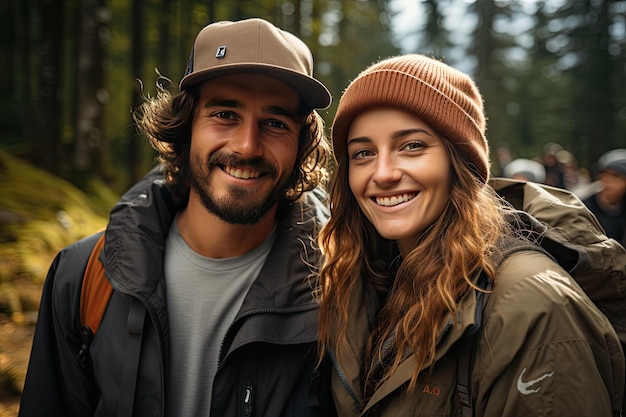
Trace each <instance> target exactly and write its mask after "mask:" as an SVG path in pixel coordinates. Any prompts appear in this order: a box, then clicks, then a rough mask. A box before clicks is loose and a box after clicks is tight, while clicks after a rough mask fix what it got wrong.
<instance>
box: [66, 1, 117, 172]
mask: <svg viewBox="0 0 626 417" xmlns="http://www.w3.org/2000/svg"><path fill="white" fill-rule="evenodd" d="M77 15H78V27H77V37H76V39H77V48H76V49H77V60H76V65H77V70H76V119H75V123H76V128H75V132H76V134H75V142H74V152H73V156H72V166H73V168H74V170H75V171H77V172H79V173H84V172H90V171H94V172H96V173H97V174H99V175H100V176H101V177H104V176H105V174H106V173H105V172H104V170H105V167H106V162H105V161H106V159H107V146H106V142H105V134H104V105H105V104H106V103H107V102H108V99H109V95H108V92H107V90H106V88H105V82H104V77H105V71H104V67H103V66H104V62H105V44H106V43H107V41H108V28H107V23H108V10H107V8H106V0H82V1H80V2H79V6H78V12H77Z"/></svg>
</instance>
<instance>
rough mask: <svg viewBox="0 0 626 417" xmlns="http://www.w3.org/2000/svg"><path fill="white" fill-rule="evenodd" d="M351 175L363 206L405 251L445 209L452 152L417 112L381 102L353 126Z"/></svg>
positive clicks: (383, 232) (350, 135)
mask: <svg viewBox="0 0 626 417" xmlns="http://www.w3.org/2000/svg"><path fill="white" fill-rule="evenodd" d="M347 153H348V161H349V165H348V177H349V182H350V189H351V191H352V194H354V197H355V198H356V201H357V202H358V204H359V206H360V207H361V210H362V211H363V213H364V214H365V216H366V217H367V218H368V219H369V221H370V222H371V223H372V224H373V225H374V227H375V228H376V230H377V231H378V233H380V235H381V236H383V237H384V238H386V239H391V240H396V241H397V243H398V247H399V249H400V251H401V252H402V253H403V254H406V253H408V251H410V250H411V249H412V248H413V247H414V246H415V242H416V240H417V237H418V236H419V235H420V234H421V233H422V232H423V231H424V230H425V229H426V228H427V227H428V226H430V225H431V224H432V223H433V222H434V221H435V220H436V219H437V217H439V216H440V215H441V213H442V212H443V209H444V206H445V205H446V202H447V200H448V198H449V191H450V178H451V176H450V158H449V156H448V153H447V152H446V148H445V146H444V143H443V139H442V138H441V136H440V135H439V134H438V133H437V132H436V131H435V130H434V129H432V128H431V127H430V126H429V125H428V124H426V123H425V122H424V121H422V120H421V119H419V118H417V117H416V116H414V115H413V114H411V113H409V112H406V111H404V110H401V109H397V108H393V107H376V108H372V109H368V110H366V111H364V112H362V113H361V114H359V115H358V116H357V117H356V118H355V119H354V121H353V122H352V125H351V126H350V130H349V131H348V143H347Z"/></svg>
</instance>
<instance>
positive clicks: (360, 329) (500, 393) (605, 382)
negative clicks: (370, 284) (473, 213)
mask: <svg viewBox="0 0 626 417" xmlns="http://www.w3.org/2000/svg"><path fill="white" fill-rule="evenodd" d="M357 291H358V294H359V296H357V297H353V300H352V302H351V305H350V315H349V317H350V323H349V328H348V333H347V338H348V340H347V346H345V347H341V348H338V347H337V346H331V347H330V350H331V352H332V355H331V356H332V357H333V360H334V362H335V373H334V374H333V376H332V385H333V395H334V398H335V403H336V404H337V406H338V411H339V416H385V417H387V416H388V417H402V416H460V415H461V406H460V403H459V396H458V393H457V387H456V384H457V364H458V352H459V348H460V343H459V341H460V339H461V337H462V335H463V333H464V332H465V331H466V330H467V329H469V328H471V327H472V326H474V324H475V317H476V312H477V308H476V306H477V302H476V293H475V292H473V291H472V292H470V293H469V294H468V295H467V296H466V297H465V298H464V299H463V300H462V301H461V303H460V309H459V313H458V314H457V315H456V317H453V316H452V315H450V316H449V317H447V318H446V319H445V320H444V321H443V322H442V324H441V334H440V342H439V344H438V346H437V352H436V356H435V358H434V364H433V363H429V364H427V365H426V367H425V368H430V370H424V369H423V370H422V372H421V374H420V377H419V379H418V383H417V386H416V388H415V389H414V390H413V391H412V392H408V391H407V389H406V386H407V384H408V382H409V379H410V377H411V375H412V372H413V370H414V367H415V361H414V358H413V356H409V357H407V358H406V359H405V360H404V361H403V362H402V363H401V365H400V366H399V368H398V371H397V372H396V373H395V374H394V375H392V376H391V377H390V378H389V379H388V380H387V381H385V382H384V384H383V385H382V386H381V387H380V388H379V389H378V390H377V391H376V392H375V393H374V395H373V396H372V398H371V399H370V400H369V401H368V402H367V403H366V404H364V403H363V401H362V386H361V381H360V377H359V370H360V368H361V363H362V357H363V346H364V345H365V343H366V339H367V334H368V329H369V323H370V322H371V316H372V312H373V311H375V308H376V306H375V305H373V302H372V297H371V296H370V295H369V294H368V293H367V290H365V289H364V287H361V288H359V289H358V290H357ZM480 332H481V333H480V336H479V337H478V338H477V340H478V342H477V345H476V348H477V352H476V355H475V358H474V360H475V362H474V366H473V368H472V369H473V371H472V374H471V383H470V386H471V393H472V396H473V398H474V401H475V404H476V407H475V416H477V417H480V416H485V417H517V416H519V417H528V416H559V417H560V416H570V417H573V416H593V417H603V416H606V417H609V416H619V415H620V411H619V410H620V409H621V404H622V396H623V393H624V373H625V370H624V354H623V352H622V349H621V346H620V342H619V339H618V337H617V335H616V333H615V331H614V329H613V327H612V326H611V324H610V322H609V321H608V319H607V318H606V317H605V316H604V315H603V314H602V313H601V312H600V311H599V310H598V309H597V308H596V307H595V305H594V304H593V303H592V301H590V299H589V298H588V297H587V296H586V295H585V293H584V291H583V290H582V289H581V288H580V286H579V285H578V284H577V283H576V282H575V281H574V279H573V278H571V277H570V276H569V275H568V274H567V272H565V271H564V270H563V269H562V268H561V267H560V266H559V265H558V264H557V263H556V262H554V261H553V260H552V259H550V258H549V257H548V256H546V255H545V254H543V253H540V252H535V251H524V252H519V253H516V254H513V255H510V256H509V257H508V258H507V259H505V260H504V262H503V263H502V265H501V266H500V268H499V270H498V273H497V276H496V279H495V283H494V287H493V292H492V294H491V295H490V296H489V298H488V301H487V304H486V306H485V309H484V319H483V324H482V328H481V330H480ZM331 340H332V339H331ZM431 365H432V367H431Z"/></svg>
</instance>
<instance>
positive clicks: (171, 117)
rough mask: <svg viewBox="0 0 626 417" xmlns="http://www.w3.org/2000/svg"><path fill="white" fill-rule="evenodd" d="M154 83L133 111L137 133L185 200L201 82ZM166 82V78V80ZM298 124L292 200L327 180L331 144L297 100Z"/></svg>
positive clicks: (310, 112) (289, 199) (318, 118)
mask: <svg viewBox="0 0 626 417" xmlns="http://www.w3.org/2000/svg"><path fill="white" fill-rule="evenodd" d="M162 80H163V78H162V79H160V80H159V81H158V82H157V86H156V89H157V90H156V96H154V97H150V96H147V97H145V99H144V102H143V103H142V104H141V106H140V107H139V108H137V109H136V110H135V111H134V113H133V118H134V120H135V123H136V126H137V128H138V130H139V132H140V133H142V134H144V135H145V136H147V138H148V140H149V141H150V144H151V145H152V147H153V148H154V149H155V150H156V151H157V162H158V163H161V164H163V165H164V167H165V180H166V181H167V183H168V185H169V188H170V189H171V191H172V193H173V194H174V197H175V198H176V200H177V201H179V202H180V203H186V201H187V199H188V197H189V186H190V177H189V176H190V171H189V149H190V147H191V122H192V120H193V116H194V111H195V108H196V106H197V104H198V99H199V96H200V85H196V86H193V87H191V88H189V89H185V90H182V91H180V92H179V93H177V94H175V95H174V94H173V93H171V92H170V91H169V90H168V89H167V88H165V87H164V86H163V84H162ZM166 81H169V80H166ZM298 116H299V118H300V120H299V122H300V125H301V128H300V134H299V139H298V155H297V158H296V165H295V168H294V171H293V173H292V176H291V184H290V188H289V189H288V190H287V192H286V195H285V200H286V201H287V202H293V201H295V200H297V199H298V198H299V197H300V196H301V195H302V193H304V192H306V191H311V190H313V189H314V188H316V187H317V186H323V185H325V184H326V182H327V180H328V169H327V166H328V160H329V158H330V146H329V143H328V139H327V138H326V136H325V134H324V120H323V119H322V117H321V116H320V115H319V114H318V113H317V112H316V111H315V110H313V109H311V108H310V107H308V106H306V104H305V103H304V101H301V102H300V106H299V109H298Z"/></svg>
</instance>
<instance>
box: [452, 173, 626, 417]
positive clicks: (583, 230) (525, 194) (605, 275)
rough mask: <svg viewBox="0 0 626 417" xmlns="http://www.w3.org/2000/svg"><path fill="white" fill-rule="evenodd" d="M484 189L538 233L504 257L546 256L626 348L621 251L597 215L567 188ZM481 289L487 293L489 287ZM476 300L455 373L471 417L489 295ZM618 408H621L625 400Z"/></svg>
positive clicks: (506, 183)
mask: <svg viewBox="0 0 626 417" xmlns="http://www.w3.org/2000/svg"><path fill="white" fill-rule="evenodd" d="M489 185H490V186H491V187H492V188H493V189H494V190H495V191H496V192H497V193H498V195H499V196H501V197H502V198H503V199H505V200H506V201H508V202H509V203H510V204H511V205H512V206H513V207H514V208H515V209H517V210H521V211H523V212H525V213H528V214H529V215H530V216H527V217H526V218H524V220H525V221H529V222H533V223H534V224H535V225H539V227H540V228H541V229H543V235H542V239H541V241H540V242H539V245H538V246H535V247H534V248H530V247H529V245H524V244H522V245H520V246H519V247H513V248H510V249H509V250H507V251H506V253H505V256H506V255H507V254H511V253H514V252H516V251H518V250H529V249H533V250H539V251H542V252H545V253H547V254H548V255H549V256H550V257H552V258H553V259H554V260H555V261H556V262H558V264H559V265H560V266H561V267H562V268H563V269H565V270H566V271H567V272H568V273H569V274H570V275H571V276H572V278H574V279H575V280H576V281H577V282H578V284H579V285H580V286H581V287H582V289H583V290H584V291H585V293H586V294H587V295H588V296H589V298H590V299H591V301H593V302H594V303H595V305H596V306H597V307H598V309H599V310H600V311H601V312H602V313H603V314H604V315H605V316H606V317H607V318H608V319H609V321H610V322H611V324H612V325H613V328H614V329H615V332H616V333H617V336H618V337H619V340H620V343H621V345H622V349H623V350H626V250H625V249H624V248H623V247H622V246H621V245H620V244H619V243H618V242H617V241H616V240H614V239H611V238H608V237H607V236H606V235H605V234H604V229H603V228H602V226H601V225H600V223H599V222H598V220H597V219H596V217H595V216H594V215H593V214H592V213H591V211H589V210H588V209H587V207H585V205H584V204H583V203H582V202H581V200H580V199H579V198H578V197H576V196H575V195H574V194H573V193H572V192H570V191H568V190H565V189H560V188H556V187H551V186H548V185H544V184H539V183H533V182H526V181H519V180H513V179H508V178H492V179H491V180H490V181H489ZM522 214H523V213H522ZM484 285H486V286H487V288H486V289H487V290H488V289H489V287H488V283H484ZM477 296H478V297H477V301H478V307H477V311H476V317H477V326H476V328H475V329H472V330H473V331H472V333H471V334H468V335H465V336H464V338H463V339H462V340H461V343H462V344H463V346H461V349H460V350H461V354H460V357H459V364H458V369H457V392H458V394H459V399H460V402H461V405H462V407H463V417H471V416H473V415H474V407H473V403H472V395H471V390H470V377H471V374H472V365H473V359H474V354H475V349H476V344H477V338H478V337H479V334H480V331H478V330H479V329H480V327H479V325H480V320H482V308H484V306H485V304H486V302H487V298H488V296H489V293H488V292H482V291H481V292H478V294H477ZM625 378H626V375H625ZM623 408H624V409H626V398H625V399H624V406H623Z"/></svg>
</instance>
